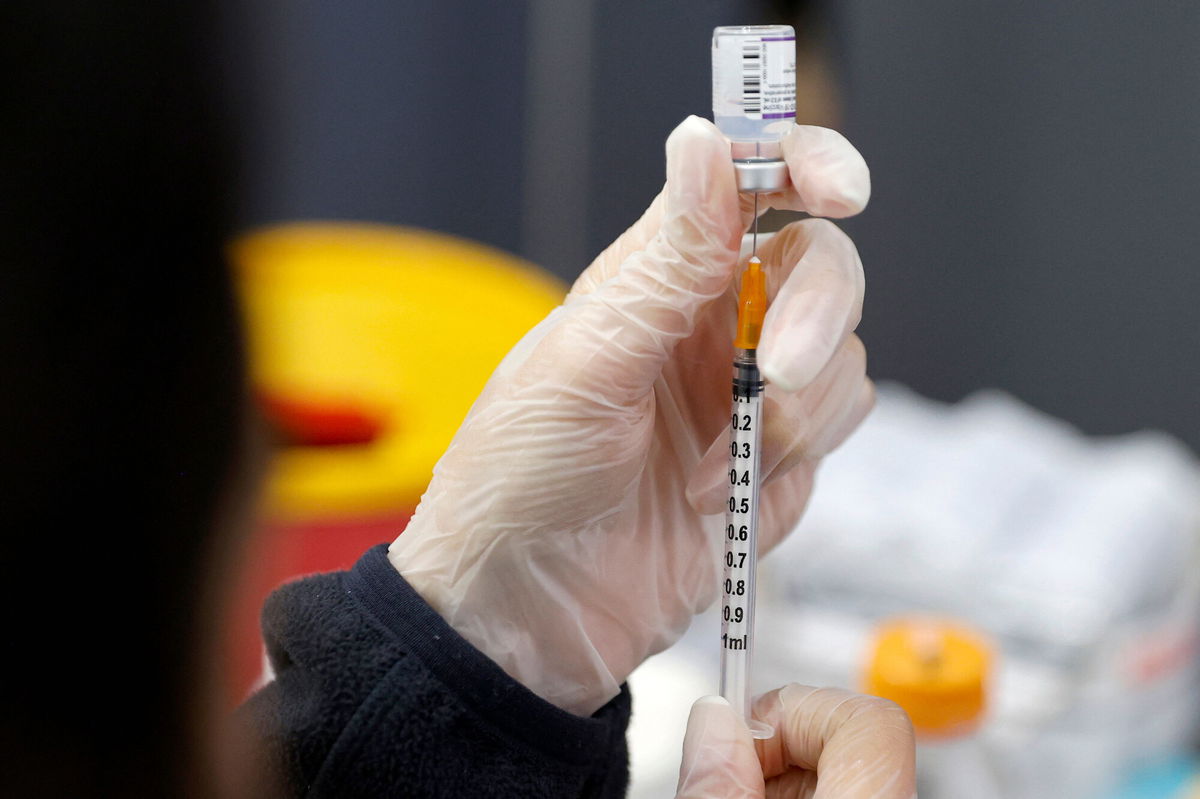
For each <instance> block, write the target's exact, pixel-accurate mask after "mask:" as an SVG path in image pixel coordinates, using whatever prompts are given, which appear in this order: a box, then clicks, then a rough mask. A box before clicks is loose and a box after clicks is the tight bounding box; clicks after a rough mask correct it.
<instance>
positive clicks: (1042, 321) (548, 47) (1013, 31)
mask: <svg viewBox="0 0 1200 799" xmlns="http://www.w3.org/2000/svg"><path fill="white" fill-rule="evenodd" d="M786 6H787V3H778V4H777V5H776V7H775V8H774V9H767V8H765V7H764V6H763V5H762V4H759V3H751V2H733V1H732V0H726V1H724V2H718V1H717V0H701V1H700V2H696V1H694V0H693V1H692V2H688V1H687V0H656V2H654V3H638V2H633V0H612V1H611V2H604V3H601V2H598V0H561V2H555V0H527V2H513V3H503V4H488V3H470V2H462V1H461V0H444V1H443V2H434V0H414V1H413V2H407V1H406V2H395V0H388V1H386V2H385V1H384V0H339V2H337V3H333V2H330V1H329V0H299V1H298V2H286V3H285V2H284V1H283V0H260V2H255V3H249V4H239V5H237V6H235V7H232V8H231V10H230V14H229V20H228V24H229V29H230V41H231V43H232V44H231V48H230V56H229V60H230V68H231V72H232V74H234V75H236V76H238V81H237V86H238V95H239V107H240V108H241V117H242V127H243V129H244V131H245V138H244V151H245V153H246V155H247V158H246V162H247V166H248V170H247V174H246V177H247V179H248V181H247V185H248V192H247V195H246V197H245V219H246V221H247V223H248V224H253V223H260V222H264V221H272V220H278V219H295V218H350V219H371V220H379V221H387V222H396V223H403V224H412V225H419V226H423V227H429V228H433V229H437V230H445V231H449V232H452V233H457V234H460V235H465V236H469V237H471V238H475V239H478V240H482V241H485V242H488V243H491V244H495V245H497V246H500V247H503V248H505V249H507V250H510V251H513V252H517V253H519V254H523V255H526V256H528V257H530V258H532V259H533V260H536V261H538V262H539V263H541V264H542V265H544V266H546V267H547V268H549V269H550V270H551V271H554V272H556V273H557V274H559V275H561V276H562V277H564V278H566V279H568V280H569V279H571V278H572V277H573V276H574V275H575V274H577V273H578V271H579V270H580V269H581V268H582V267H583V266H584V265H585V264H586V262H587V260H588V259H589V258H590V257H591V256H592V255H593V254H594V253H595V252H597V251H598V250H599V249H600V248H602V247H603V246H604V244H606V243H607V242H608V241H609V240H610V239H611V238H612V237H613V236H614V235H616V234H617V233H619V232H620V231H621V230H623V229H624V227H625V226H627V225H628V224H629V223H630V222H631V221H632V220H633V219H635V218H636V216H637V215H638V214H639V213H640V212H641V210H642V208H644V206H645V204H646V203H647V202H648V200H649V199H650V198H651V197H652V196H653V195H654V193H655V192H656V191H657V189H658V187H659V185H660V184H661V181H662V169H663V166H662V143H663V140H664V139H665V137H666V135H667V133H668V132H669V131H670V129H671V128H672V127H673V126H674V125H675V124H676V123H677V122H678V121H679V120H680V119H681V118H682V117H683V116H685V115H686V114H688V113H701V114H706V113H707V112H708V107H709V66H708V59H709V55H708V46H709V42H708V40H709V35H710V32H711V28H712V27H713V26H715V25H718V24H728V23H737V22H741V21H750V20H754V21H766V20H767V19H768V17H771V15H772V13H779V12H780V9H782V8H785V7H786ZM821 10H822V11H823V18H824V22H825V27H826V28H827V30H828V41H829V44H830V52H831V53H832V58H833V63H834V67H835V74H836V75H837V77H838V82H839V84H840V88H841V96H842V101H843V106H844V124H843V125H842V128H843V130H844V131H845V132H846V133H847V135H848V136H849V137H850V138H851V140H852V141H854V142H855V143H856V144H857V145H858V146H859V147H860V149H861V150H862V151H863V153H864V154H865V155H866V157H867V160H868V162H869V163H870V164H871V167H872V175H873V180H874V186H875V193H874V198H873V200H872V203H871V207H870V208H869V209H868V211H867V213H866V214H864V215H863V216H862V217H861V218H860V219H857V220H853V221H850V222H848V223H847V224H846V227H847V229H848V230H850V231H851V232H852V234H853V235H854V236H855V239H856V241H857V243H858V245H859V248H860V250H861V252H862V254H863V258H864V263H865V264H866V268H867V272H868V294H867V307H866V315H865V320H864V323H863V326H862V331H861V332H862V335H863V337H864V339H865V340H866V342H867V344H868V349H869V351H870V358H871V372H872V373H873V374H874V375H875V376H876V377H881V378H894V379H899V380H903V381H905V382H907V383H909V384H911V385H913V386H914V387H915V388H917V389H918V390H920V391H922V392H924V393H926V394H929V395H932V396H935V397H939V398H943V399H948V400H953V399H957V398H959V397H961V396H963V395H964V394H965V393H968V392H970V391H971V390H973V389H975V388H979V387H983V386H1001V387H1003V388H1006V389H1008V390H1010V391H1012V392H1014V393H1015V394H1017V395H1018V396H1020V397H1022V398H1023V399H1025V400H1027V401H1029V402H1031V403H1033V404H1034V405H1036V406H1038V407H1040V408H1042V409H1043V410H1046V411H1048V412H1051V413H1054V414H1056V415H1059V416H1062V417H1065V418H1067V419H1070V420H1072V421H1074V422H1075V423H1077V424H1080V425H1082V426H1083V427H1084V429H1086V430H1088V431H1090V432H1097V433H1105V432H1119V431H1125V430H1131V429H1137V428H1140V427H1144V426H1152V427H1160V428H1164V429H1168V430H1171V431H1173V432H1174V433H1176V434H1177V435H1179V436H1181V437H1182V438H1184V439H1185V440H1187V441H1188V442H1190V443H1191V444H1192V445H1193V446H1194V447H1200V376H1198V373H1197V367H1198V365H1200V331H1198V325H1197V322H1198V321H1200V320H1198V318H1197V317H1198V314H1197V312H1196V307H1197V302H1198V300H1200V270H1197V269H1196V267H1195V261H1196V257H1197V256H1196V254H1197V252H1200V224H1197V222H1196V221H1195V219H1194V217H1195V216H1196V215H1197V209H1200V188H1198V186H1200V63H1198V60H1200V59H1198V55H1197V53H1198V48H1197V46H1196V42H1198V41H1200V4H1195V3H1187V2H1159V3H1134V2H1131V1H1129V2H1126V1H1125V0H1089V2H1072V1H1067V0H1059V1H1058V2H1028V1H1026V2H1009V3H990V2H969V3H964V2H959V1H958V0H911V1H910V2H906V3H903V4H900V3H892V2H884V1H883V0H843V1H842V2H836V3H834V2H830V3H826V4H825V5H824V6H823V7H822V9H821Z"/></svg>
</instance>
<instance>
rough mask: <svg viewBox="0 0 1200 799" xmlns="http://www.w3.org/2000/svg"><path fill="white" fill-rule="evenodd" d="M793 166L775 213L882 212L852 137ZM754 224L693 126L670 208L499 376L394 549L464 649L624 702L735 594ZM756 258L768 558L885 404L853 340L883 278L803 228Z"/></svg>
mask: <svg viewBox="0 0 1200 799" xmlns="http://www.w3.org/2000/svg"><path fill="white" fill-rule="evenodd" d="M783 156H784V159H785V160H786V161H787V164H788V168H789V170H790V173H791V177H792V186H791V187H790V188H789V189H788V190H787V191H784V192H779V193H776V194H770V195H765V196H764V197H763V200H764V202H763V208H764V209H765V208H766V207H768V206H773V207H776V208H791V209H795V210H806V211H808V212H809V213H810V214H812V215H814V216H829V217H845V216H851V215H853V214H856V213H858V212H859V211H860V210H862V208H863V206H864V205H865V204H866V202H867V198H868V197H869V195H870V176H869V173H868V171H867V166H866V163H865V162H864V161H863V159H862V156H860V155H859V153H858V151H857V150H855V149H854V147H853V146H851V145H850V143H849V142H847V141H846V139H845V138H843V137H842V136H841V135H840V134H838V133H836V132H834V131H832V130H826V129H824V128H814V127H805V126H794V127H793V128H792V130H791V132H790V133H789V134H788V136H787V137H786V138H785V139H784V142H783ZM752 209H753V198H752V197H751V196H748V195H742V196H739V194H738V191H737V187H736V182H735V174H734V167H733V163H732V161H731V159H730V145H729V142H728V141H727V140H726V139H725V138H724V137H723V136H721V134H720V132H719V131H718V130H717V129H716V127H715V126H714V125H713V124H712V123H711V122H708V121H705V120H701V119H698V118H695V117H692V118H690V119H688V120H685V121H684V122H683V123H682V124H681V125H679V127H678V128H676V129H675V131H674V132H673V133H672V134H671V137H670V138H669V139H668V141H667V182H666V187H665V189H664V191H663V193H662V194H661V195H660V196H659V198H658V199H657V200H655V201H654V202H653V203H652V204H651V206H650V209H649V210H648V211H647V212H646V214H645V215H644V216H643V217H642V219H641V220H640V221H639V222H638V223H637V224H635V225H634V226H633V227H632V228H631V229H630V230H629V231H628V232H627V233H626V234H625V235H623V236H621V237H620V238H619V239H618V240H617V241H616V242H615V243H614V244H613V245H612V246H610V247H609V248H608V249H607V250H606V251H605V252H604V253H603V254H601V256H600V257H599V258H597V259H596V261H595V262H594V263H593V264H592V265H591V266H590V267H589V268H588V269H587V270H586V271H585V272H584V273H583V275H582V276H581V277H580V278H579V280H578V281H576V283H575V286H574V288H573V289H572V290H571V294H570V296H569V297H568V298H567V300H566V302H565V303H564V304H563V305H562V307H560V308H558V309H556V310H555V311H553V312H552V313H551V314H550V315H549V316H548V317H547V318H546V319H545V320H544V321H543V322H542V323H541V324H540V325H538V326H537V327H536V328H535V329H534V330H532V331H531V332H530V333H529V334H528V335H526V336H525V338H524V339H522V340H521V342H520V343H518V344H517V346H516V347H515V348H514V349H513V351H512V352H510V353H509V355H508V357H507V358H505V360H504V362H503V363H502V364H501V365H500V366H499V367H498V368H497V369H496V372H495V373H494V374H493V375H492V378H491V380H489V381H488V384H487V386H486V387H485V388H484V390H483V393H482V395H480V397H479V399H478V400H477V401H476V402H475V405H474V406H473V407H472V408H471V411H470V413H469V414H468V415H467V418H466V420H465V421H464V422H463V425H462V427H461V428H460V429H459V431H458V434H457V435H456V436H455V437H454V441H453V443H451V445H450V448H449V449H448V450H447V451H446V454H445V455H444V456H443V457H442V459H441V460H440V461H439V462H438V465H437V467H436V468H435V469H434V474H433V480H432V482H430V484H429V489H428V490H427V491H426V492H425V495H424V496H423V497H422V498H421V504H420V506H419V507H418V508H417V510H416V513H415V514H414V515H413V517H412V520H411V521H410V522H409V525H408V528H407V529H406V530H405V531H404V533H403V535H401V536H400V537H399V538H397V539H396V541H395V542H394V543H393V544H392V546H391V549H390V550H389V559H390V561H391V563H392V565H393V566H394V567H395V568H396V569H397V570H398V571H399V572H400V573H401V574H402V575H403V576H404V577H405V579H406V580H408V582H409V584H410V585H412V587H413V588H414V589H415V590H416V591H417V592H418V593H419V594H420V595H421V596H422V597H424V598H425V600H426V601H427V602H428V603H429V604H430V606H432V607H433V608H434V609H435V610H436V611H437V612H438V613H439V614H440V615H441V616H442V617H443V618H444V619H445V620H446V621H447V622H448V623H449V624H450V625H451V626H452V627H453V628H454V629H455V630H456V631H458V632H459V633H460V634H461V635H462V636H463V637H464V638H465V639H466V640H467V641H469V642H470V643H471V644H473V645H474V646H476V647H477V648H478V649H479V650H480V651H482V652H483V653H484V654H486V655H487V656H488V657H490V658H491V659H492V660H494V661H495V662H496V663H498V664H499V665H500V666H501V667H502V668H503V669H504V670H505V671H506V672H508V674H510V675H511V676H513V677H514V678H515V679H517V680H518V681H520V682H521V683H523V684H524V685H525V686H526V687H528V688H530V689H531V690H532V691H533V692H534V693H536V694H537V695H539V696H541V697H542V698H544V699H546V700H547V701H549V702H551V703H553V704H555V705H557V706H558V707H560V708H563V709H565V710H568V711H570V712H572V713H576V714H579V715H584V716H586V715H590V714H592V713H594V712H595V711H596V710H597V709H598V708H600V707H601V706H602V705H604V704H605V703H606V702H608V701H609V700H611V699H612V698H613V697H615V696H617V694H618V693H620V685H621V683H622V682H624V681H625V679H626V678H627V677H628V676H629V674H630V673H631V672H632V671H633V669H635V668H636V667H637V666H638V664H640V663H641V662H642V661H643V660H645V659H646V658H647V657H649V656H650V655H652V654H654V653H655V652H660V651H662V650H663V649H666V648H667V647H668V646H670V645H671V644H672V643H673V642H674V641H675V640H677V639H678V638H679V636H680V635H682V634H683V632H684V630H686V629H687V626H688V624H689V623H690V622H691V619H692V616H693V615H694V614H695V613H698V612H699V611H701V610H703V609H704V608H705V607H707V606H708V605H709V604H711V603H712V601H713V600H714V599H715V598H716V595H717V585H718V576H719V574H720V568H721V567H720V556H721V552H722V549H723V541H724V535H725V533H724V529H725V524H724V521H723V518H722V516H721V512H722V509H723V506H724V503H725V501H726V499H727V497H728V487H729V465H728V457H729V440H728V435H729V413H730V378H731V369H732V360H733V355H734V352H733V335H734V329H733V328H734V323H735V320H736V318H737V285H736V279H737V274H738V269H739V266H740V265H741V264H742V263H743V261H742V259H741V258H740V257H739V250H740V247H741V244H742V235H743V233H745V231H746V228H747V226H748V225H749V224H750V222H751V221H752V218H753V211H752ZM759 256H760V257H761V258H762V262H763V267H764V270H765V271H766V272H767V291H768V294H769V296H770V297H771V306H770V309H769V310H768V311H767V315H766V318H765V320H764V322H763V335H762V339H761V342H760V345H759V350H758V354H759V363H760V366H761V369H762V373H763V376H764V377H765V378H766V381H767V387H766V391H765V395H764V408H763V413H764V425H763V446H762V478H763V481H764V482H763V489H762V495H761V496H762V502H761V515H760V524H759V540H758V545H759V552H760V553H765V552H767V551H768V550H770V549H771V547H772V546H774V545H775V544H777V543H778V542H779V541H780V540H781V539H782V538H783V536H784V535H786V533H787V532H788V531H789V530H791V529H792V528H793V527H794V526H795V524H796V522H797V521H798V519H799V517H800V513H801V511H802V510H803V508H804V505H805V503H806V502H807V501H808V495H809V492H810V490H811V488H812V480H813V474H814V471H815V469H816V464H817V462H818V461H819V460H820V458H821V457H822V456H824V455H825V454H826V453H828V452H829V451H830V450H832V449H833V448H834V447H836V446H837V445H838V444H839V443H840V442H841V441H842V440H843V439H845V437H846V436H847V435H849V434H850V431H852V430H853V429H854V428H855V426H856V425H857V424H858V423H859V422H860V421H861V420H862V418H863V416H865V415H866V413H867V412H868V411H869V410H870V408H871V405H872V403H873V401H874V390H873V386H872V384H871V382H870V380H868V379H867V378H866V376H865V370H866V353H865V351H864V349H863V345H862V342H861V341H859V340H858V338H857V337H855V335H854V333H853V331H854V327H855V325H857V324H858V320H859V317H860V316H861V313H862V301H863V290H864V281H863V271H862V264H861V263H860V261H859V258H858V253H857V251H856V250H855V248H854V244H853V243H852V242H851V241H850V239H849V238H848V237H847V236H846V235H845V234H844V233H843V232H842V231H841V230H839V229H838V228H837V227H836V226H835V225H834V224H833V223H831V222H829V221H827V220H825V219H805V220H803V221H800V222H795V223H793V224H791V225H788V226H787V227H785V228H784V229H783V230H782V231H780V232H779V233H777V234H776V235H775V236H774V237H773V238H772V239H771V240H770V241H769V242H766V243H764V244H763V246H761V247H760V248H759ZM498 312H499V309H498ZM431 346H432V345H431ZM435 375H436V372H435Z"/></svg>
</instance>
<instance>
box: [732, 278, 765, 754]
mask: <svg viewBox="0 0 1200 799" xmlns="http://www.w3.org/2000/svg"><path fill="white" fill-rule="evenodd" d="M766 312H767V288H766V276H765V275H764V274H763V270H762V262H761V261H760V260H759V259H758V257H757V256H752V257H751V258H750V262H749V264H748V265H747V267H746V272H745V273H744V274H743V275H742V288H741V292H740V293H739V294H738V325H737V338H735V339H734V343H733V346H734V348H735V351H734V357H733V412H732V414H731V418H730V425H729V430H730V435H729V501H728V504H727V506H726V512H725V561H724V563H725V570H724V574H723V578H722V583H721V590H722V603H721V696H723V697H725V698H726V699H727V700H728V701H729V703H730V704H731V705H732V706H733V708H734V710H735V711H737V712H738V714H739V715H741V716H742V717H743V718H744V719H746V723H747V725H748V726H749V727H750V732H751V734H753V735H754V736H755V737H756V738H770V737H771V728H770V727H767V726H766V725H764V724H760V723H758V722H755V721H753V720H752V719H751V717H750V662H751V655H752V653H753V651H754V593H755V582H756V579H755V577H756V569H757V566H758V492H759V486H760V481H759V473H758V467H759V451H760V448H761V446H762V421H763V417H762V401H763V379H762V375H761V374H760V373H759V371H758V357H757V349H758V339H759V335H760V334H761V332H762V321H763V316H764V315H765V314H766Z"/></svg>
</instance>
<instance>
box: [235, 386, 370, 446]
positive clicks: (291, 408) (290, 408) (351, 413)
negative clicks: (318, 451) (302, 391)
mask: <svg viewBox="0 0 1200 799" xmlns="http://www.w3.org/2000/svg"><path fill="white" fill-rule="evenodd" d="M258 403H259V406H260V407H261V408H262V410H263V414H264V415H265V416H266V417H267V420H268V421H269V422H270V423H271V426H272V427H273V428H274V429H275V430H277V431H278V432H279V433H280V434H282V435H283V437H284V438H285V439H286V441H287V443H288V444H291V445H294V446H306V447H336V446H343V445H347V444H369V443H371V442H372V441H374V440H375V439H377V438H379V434H380V433H382V432H383V428H384V426H385V424H384V419H383V415H382V414H379V413H371V412H370V411H369V410H367V409H366V408H363V407H361V406H360V405H358V404H355V403H352V402H349V401H324V402H318V401H310V400H299V399H295V398H293V397H283V396H279V395H275V394H270V393H268V392H259V394H258Z"/></svg>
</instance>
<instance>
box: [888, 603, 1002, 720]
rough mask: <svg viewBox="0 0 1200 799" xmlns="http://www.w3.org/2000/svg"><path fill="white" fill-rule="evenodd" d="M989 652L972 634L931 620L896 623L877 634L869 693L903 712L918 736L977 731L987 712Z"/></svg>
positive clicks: (895, 621) (892, 622)
mask: <svg viewBox="0 0 1200 799" xmlns="http://www.w3.org/2000/svg"><path fill="white" fill-rule="evenodd" d="M990 666H991V651H990V649H989V647H988V646H987V644H985V643H984V642H983V640H982V639H981V638H980V637H979V636H977V635H976V634H974V633H973V632H972V631H971V630H969V629H967V628H965V627H963V626H961V625H959V624H955V623H953V622H950V621H946V620H941V619H932V618H908V619H898V620H894V621H890V622H886V623H885V624H883V625H882V626H881V627H880V628H879V630H878V632H877V633H876V637H875V643H874V646H873V648H872V650H871V655H870V662H869V665H868V668H867V678H866V687H865V690H866V691H867V693H870V694H874V695H876V696H881V697H883V698H884V699H890V700H892V701H893V702H895V703H896V704H898V705H900V707H902V708H904V710H905V712H907V713H908V715H909V718H911V719H912V723H913V728H914V729H915V730H916V732H917V734H918V735H921V736H925V737H939V738H948V737H954V736H957V735H962V734H964V733H968V732H970V731H971V730H973V729H974V728H975V727H976V726H977V725H978V723H979V721H980V719H981V718H982V717H983V714H984V711H985V709H986V704H987V702H986V683H987V678H988V672H989V670H990Z"/></svg>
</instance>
